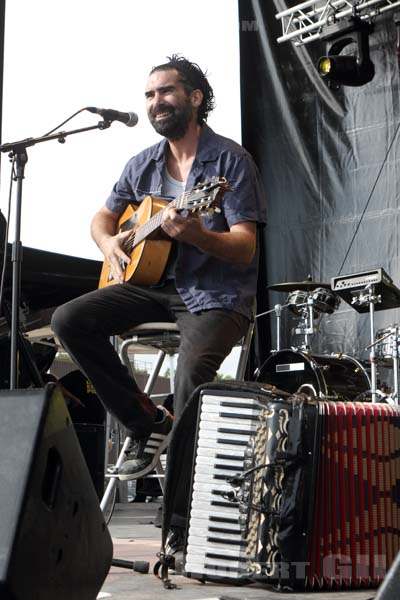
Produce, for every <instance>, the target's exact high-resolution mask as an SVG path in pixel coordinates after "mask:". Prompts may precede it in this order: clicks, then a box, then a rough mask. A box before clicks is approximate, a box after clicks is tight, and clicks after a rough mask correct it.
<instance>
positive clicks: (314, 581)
mask: <svg viewBox="0 0 400 600" xmlns="http://www.w3.org/2000/svg"><path fill="white" fill-rule="evenodd" d="M399 452H400V408H399V407H398V406H394V405H388V404H381V403H369V402H368V403H367V402H365V403H364V402H339V401H335V402H332V401H321V400H311V399H310V398H308V397H306V396H304V395H302V394H298V395H297V394H295V395H292V396H290V397H289V398H283V397H279V395H276V394H273V393H271V392H270V391H268V390H265V389H263V387H262V385H261V384H260V385H259V386H258V387H257V386H256V385H255V384H252V385H251V386H246V384H242V388H241V389H239V388H238V389H237V390H235V391H233V390H229V391H227V390H223V389H218V388H217V389H216V390H210V389H208V390H206V391H203V392H202V393H201V395H200V403H199V415H198V424H197V432H196V443H195V456H194V469H193V480H192V486H191V492H190V494H191V509H190V520H189V526H188V534H187V546H186V560H185V572H186V574H187V576H188V577H195V578H197V579H203V580H212V581H229V582H232V583H245V582H253V581H254V582H255V581H258V582H260V581H263V582H267V583H273V584H275V585H278V586H280V587H287V588H292V589H296V588H314V589H321V588H324V587H325V588H328V587H334V588H337V589H343V588H354V587H368V586H377V585H379V583H380V582H381V581H382V580H383V578H384V576H385V574H386V572H387V570H388V569H389V567H390V565H391V563H392V562H393V560H394V558H395V556H396V554H397V552H398V551H399V547H400V488H399V485H400V462H399V460H400V458H399Z"/></svg>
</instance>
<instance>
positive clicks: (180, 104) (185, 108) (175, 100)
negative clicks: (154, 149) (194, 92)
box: [145, 69, 196, 140]
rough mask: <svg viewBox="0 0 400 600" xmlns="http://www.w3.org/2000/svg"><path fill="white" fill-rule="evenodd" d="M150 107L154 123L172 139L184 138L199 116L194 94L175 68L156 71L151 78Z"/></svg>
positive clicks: (147, 95) (149, 86)
mask: <svg viewBox="0 0 400 600" xmlns="http://www.w3.org/2000/svg"><path fill="white" fill-rule="evenodd" d="M145 97H146V108H147V114H148V117H149V119H150V123H151V124H152V125H153V127H154V129H155V130H156V131H157V133H159V134H160V135H163V136H164V137H166V138H168V139H169V140H179V139H181V138H182V137H183V136H184V135H185V133H186V131H187V129H188V127H189V123H190V121H191V120H192V119H196V115H195V111H194V108H193V105H192V102H191V98H190V96H187V95H186V93H185V89H184V87H183V84H182V83H181V82H180V81H179V76H178V72H177V71H175V69H171V70H169V71H156V72H155V73H152V74H151V75H150V77H149V79H148V81H147V85H146V91H145Z"/></svg>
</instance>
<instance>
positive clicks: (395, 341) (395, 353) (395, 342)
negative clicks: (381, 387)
mask: <svg viewBox="0 0 400 600" xmlns="http://www.w3.org/2000/svg"><path fill="white" fill-rule="evenodd" d="M393 329H394V335H392V337H391V343H392V359H393V392H392V394H391V396H392V399H393V402H394V403H395V404H398V403H399V328H398V326H397V325H396V326H395V327H394V328H393Z"/></svg>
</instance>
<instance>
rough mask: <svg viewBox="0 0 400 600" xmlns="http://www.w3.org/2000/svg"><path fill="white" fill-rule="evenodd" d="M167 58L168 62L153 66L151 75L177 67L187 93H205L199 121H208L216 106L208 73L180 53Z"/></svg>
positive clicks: (198, 114) (199, 112)
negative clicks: (196, 91)
mask: <svg viewBox="0 0 400 600" xmlns="http://www.w3.org/2000/svg"><path fill="white" fill-rule="evenodd" d="M167 59H168V62H166V63H164V64H162V65H158V66H157V67H153V68H152V69H151V71H150V75H152V73H155V72H156V71H169V70H171V69H175V70H176V71H178V73H179V79H180V82H181V83H182V84H183V87H184V89H185V92H186V94H187V95H189V94H190V92H192V91H193V90H200V91H201V92H202V93H203V100H202V102H201V104H200V106H199V111H198V113H197V121H198V123H199V124H200V125H201V124H202V123H203V122H204V121H207V117H208V114H209V113H210V112H211V111H212V110H214V108H215V98H214V92H213V89H212V87H211V85H210V84H209V83H208V80H207V74H206V73H204V72H203V71H202V70H201V69H200V67H199V65H197V64H196V63H193V62H190V60H188V59H187V58H185V57H184V56H181V55H180V54H173V55H172V56H167Z"/></svg>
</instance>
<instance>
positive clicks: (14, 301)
mask: <svg viewBox="0 0 400 600" xmlns="http://www.w3.org/2000/svg"><path fill="white" fill-rule="evenodd" d="M111 123H112V121H111V120H104V121H100V122H99V123H97V125H92V126H90V127H82V128H80V129H73V130H71V131H59V132H58V133H54V134H53V135H45V136H42V137H38V138H26V139H24V140H20V141H18V142H11V143H8V144H2V145H1V146H0V152H8V153H9V157H10V158H11V159H13V158H14V159H15V165H16V174H15V178H14V179H15V181H16V182H17V196H16V197H17V201H16V213H15V238H14V242H13V243H12V250H11V261H12V296H11V325H10V328H11V355H10V390H14V389H16V388H17V369H18V344H17V340H18V333H19V306H20V299H21V266H22V250H23V247H22V242H21V213H22V181H23V179H24V178H25V165H26V163H27V161H28V154H27V151H26V149H27V148H29V147H30V146H34V145H35V144H41V143H42V142H50V141H52V140H57V141H58V142H60V144H63V143H64V142H65V139H66V137H67V136H69V135H73V134H76V133H82V132H85V131H91V130H92V129H100V130H102V129H107V128H108V127H110V125H111Z"/></svg>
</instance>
